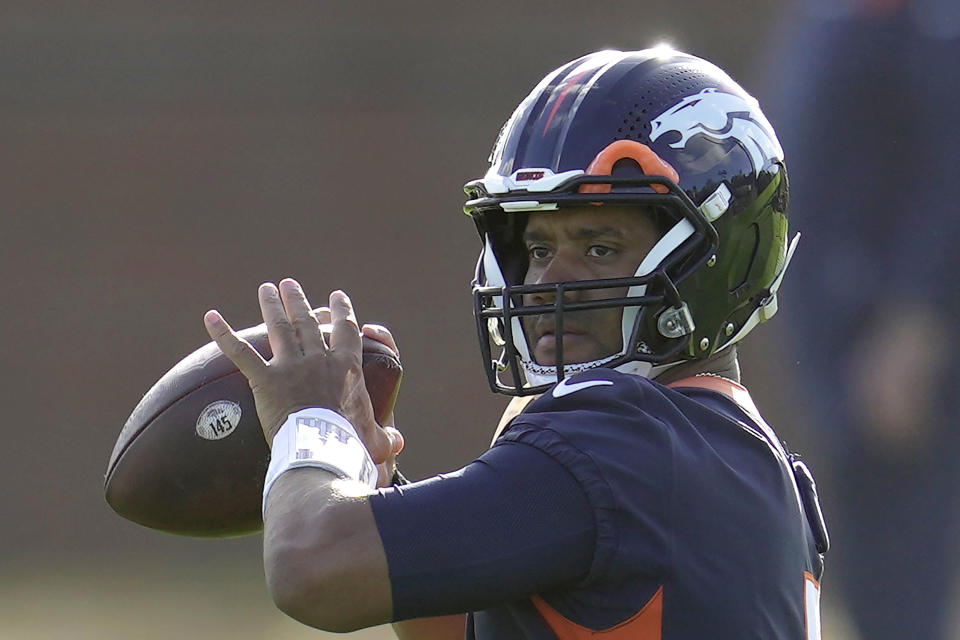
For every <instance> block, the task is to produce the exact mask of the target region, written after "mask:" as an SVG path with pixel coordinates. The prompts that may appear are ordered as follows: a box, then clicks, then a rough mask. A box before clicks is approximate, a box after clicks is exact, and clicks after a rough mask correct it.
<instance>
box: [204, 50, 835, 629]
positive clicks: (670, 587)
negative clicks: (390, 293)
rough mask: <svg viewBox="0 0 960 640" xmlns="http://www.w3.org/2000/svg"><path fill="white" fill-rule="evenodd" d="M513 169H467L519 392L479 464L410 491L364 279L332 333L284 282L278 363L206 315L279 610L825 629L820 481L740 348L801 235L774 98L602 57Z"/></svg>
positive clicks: (526, 110)
mask: <svg viewBox="0 0 960 640" xmlns="http://www.w3.org/2000/svg"><path fill="white" fill-rule="evenodd" d="M490 161H491V165H490V169H489V171H488V172H487V173H486V175H485V176H484V177H483V178H482V179H480V180H476V181H474V182H471V183H469V184H468V185H467V186H466V191H467V194H468V196H469V201H468V202H467V203H466V206H465V210H466V212H467V213H468V214H469V215H470V216H471V217H472V219H473V221H474V222H475V223H476V226H477V229H478V230H479V232H480V237H481V240H482V244H483V246H482V251H481V255H480V260H479V263H478V266H477V272H476V278H475V281H474V286H473V294H474V303H475V315H476V321H477V328H478V331H479V336H480V347H481V353H482V356H483V363H484V368H485V370H486V373H487V377H488V381H489V383H490V386H491V388H492V389H493V390H494V391H497V392H500V393H505V394H509V395H514V396H517V397H518V398H519V399H518V400H515V401H514V402H513V403H512V404H511V408H510V411H509V414H508V415H507V416H506V419H505V420H504V423H503V424H502V429H501V431H500V433H499V435H498V436H497V438H496V440H495V442H494V445H493V446H492V447H491V448H490V449H489V450H488V451H487V452H486V453H484V454H483V455H481V456H480V457H479V458H478V459H477V460H476V461H474V462H473V463H471V464H469V465H467V466H466V467H464V468H462V469H460V470H459V471H457V472H455V473H450V474H445V475H441V476H438V477H435V478H431V479H428V480H424V481H421V482H417V483H413V484H406V485H400V486H391V485H392V480H393V479H395V478H393V479H392V478H391V476H390V471H389V469H390V468H391V465H392V460H393V457H394V456H395V454H396V452H397V451H398V449H399V448H400V447H401V446H402V440H401V438H399V437H398V435H397V433H396V432H395V431H394V430H391V429H384V428H381V427H380V426H379V425H377V424H376V423H375V422H374V421H373V419H372V411H371V409H370V402H369V398H368V397H367V394H366V391H365V390H364V385H363V380H362V375H361V374H360V368H359V365H360V330H359V328H358V325H357V321H356V317H355V315H354V312H353V310H352V307H351V304H350V301H349V299H348V298H347V296H346V295H345V294H344V293H343V292H339V291H338V292H334V293H333V294H331V296H330V310H329V313H330V315H331V319H332V322H333V325H334V328H333V333H332V336H331V338H330V340H329V342H327V341H325V340H324V338H323V336H322V334H320V332H319V331H318V329H317V323H318V321H322V320H325V319H326V318H324V317H318V315H317V314H315V313H312V312H311V311H310V305H309V304H308V302H307V300H306V297H305V295H304V293H303V291H302V289H301V288H300V286H299V285H298V284H297V283H296V282H294V281H292V280H284V281H282V282H281V283H280V286H279V287H276V286H274V285H272V284H265V285H262V286H261V288H260V292H259V293H260V305H261V310H262V312H263V317H264V320H265V322H266V323H267V326H268V331H269V334H270V340H271V345H272V347H273V353H274V354H275V355H274V358H273V359H272V360H271V361H270V362H269V363H267V362H266V361H264V360H263V358H262V357H260V356H259V354H257V353H256V352H255V351H254V350H253V349H252V348H250V347H249V346H248V345H246V344H244V343H243V342H241V341H239V340H238V339H237V338H236V336H235V334H233V333H232V331H231V330H230V328H229V326H228V325H227V324H226V323H225V321H224V320H223V318H222V317H221V316H220V315H219V314H218V313H216V312H213V311H211V312H209V313H208V314H207V316H206V323H207V328H208V330H209V332H210V334H211V336H212V337H213V338H214V339H215V340H217V342H218V344H220V345H221V347H222V348H223V350H224V352H225V353H227V354H228V355H229V356H230V357H231V358H232V359H233V360H234V362H236V364H237V365H238V366H239V368H240V369H241V371H243V373H244V374H245V375H246V376H247V377H248V378H249V379H250V383H251V386H252V387H253V389H254V391H255V396H256V400H257V408H258V413H259V415H260V418H261V422H262V424H263V425H264V429H265V434H266V436H267V439H268V442H272V458H271V464H270V470H269V471H268V473H267V478H266V483H265V487H266V488H265V490H264V522H265V534H264V559H265V565H266V575H267V581H268V584H269V587H270V590H271V593H272V595H273V597H274V599H275V601H276V602H277V604H278V606H279V607H280V608H281V609H283V610H284V611H286V612H287V613H288V614H290V615H291V616H293V617H295V618H297V619H299V620H301V621H303V622H305V623H307V624H311V625H314V626H317V627H321V628H325V629H331V630H335V631H346V630H351V629H356V628H359V627H365V626H370V625H375V624H380V623H384V622H388V621H393V622H399V621H405V620H406V621H410V622H407V623H405V624H397V625H396V628H397V631H398V634H399V635H401V637H417V638H455V637H463V636H464V634H465V637H467V638H478V639H484V638H531V639H532V638H537V639H540V638H562V639H574V638H588V637H606V638H611V639H616V638H631V639H634V640H653V639H658V640H694V639H702V638H764V639H784V640H785V639H791V640H800V639H803V638H813V639H815V638H819V637H820V631H819V629H820V622H819V580H820V576H821V573H822V567H823V565H822V556H823V554H824V553H825V552H826V550H827V546H828V541H827V536H826V530H825V527H824V524H823V519H822V517H821V515H820V511H819V507H818V504H817V499H816V494H815V490H814V486H813V482H812V478H811V477H810V475H809V472H808V471H807V470H806V467H805V466H804V465H803V463H802V462H800V461H799V460H797V459H796V458H795V457H794V456H792V455H791V454H789V453H788V452H787V451H785V450H784V448H783V446H782V444H781V442H780V440H779V439H778V437H777V436H776V434H775V433H774V432H773V431H772V430H771V429H770V427H769V426H767V425H766V424H765V423H764V421H763V419H762V418H761V417H760V415H759V413H758V412H757V409H756V407H755V406H754V404H753V402H752V401H751V399H750V396H749V394H748V392H747V391H746V389H745V388H744V387H742V386H741V385H740V384H739V368H738V364H737V359H736V343H737V342H738V341H739V340H741V339H742V338H743V337H744V336H745V335H746V334H747V333H749V331H750V330H751V329H753V328H754V327H755V326H756V325H757V324H759V323H760V322H762V321H764V320H766V319H768V318H769V317H770V316H772V315H773V313H774V312H775V311H776V308H777V289H778V287H779V285H780V282H781V279H782V278H783V274H784V271H785V269H786V266H787V263H788V262H789V257H790V254H791V252H792V250H793V247H794V246H795V242H794V243H791V244H789V246H788V241H787V240H788V238H787V218H786V213H787V174H786V170H785V167H784V163H783V154H782V151H781V148H780V145H779V143H778V141H777V138H776V135H775V134H774V132H773V129H772V128H771V126H770V124H769V123H768V122H767V120H766V118H765V117H764V116H763V114H762V113H761V111H760V109H759V107H758V105H757V102H756V100H754V99H753V98H752V97H751V96H750V95H748V94H747V93H746V92H745V91H744V90H743V89H742V88H740V86H738V85H737V84H736V83H735V82H734V81H733V80H731V79H730V78H729V77H728V76H727V74H725V73H724V72H723V71H722V70H720V69H719V68H717V67H716V66H714V65H712V64H710V63H709V62H706V61H704V60H702V59H699V58H696V57H693V56H690V55H687V54H684V53H680V52H677V51H673V50H669V49H652V50H645V51H634V52H619V51H601V52H598V53H593V54H590V55H587V56H584V57H582V58H580V59H577V60H574V61H572V62H570V63H568V64H565V65H563V66H561V67H560V68H558V69H556V70H555V71H553V72H551V73H550V74H549V75H547V76H546V77H545V78H544V79H543V80H542V81H541V82H540V83H539V84H538V85H537V86H536V87H535V88H534V89H533V91H532V92H531V93H530V95H529V96H527V98H526V99H524V100H523V101H522V102H521V103H520V105H519V106H518V107H517V109H516V111H515V112H514V113H513V115H512V116H511V117H510V119H509V120H508V121H507V123H506V125H505V126H504V127H503V130H502V131H501V133H500V136H499V137H498V139H497V142H496V144H495V147H494V150H493V153H492V155H491V157H490ZM363 331H364V332H366V333H368V335H371V337H378V338H379V339H381V340H382V341H384V342H385V343H387V344H389V345H391V346H394V347H395V344H394V343H393V341H392V337H390V336H389V333H387V332H385V331H383V330H377V329H376V328H373V327H366V328H364V329H363ZM377 465H379V466H380V472H379V473H377V471H376V468H377Z"/></svg>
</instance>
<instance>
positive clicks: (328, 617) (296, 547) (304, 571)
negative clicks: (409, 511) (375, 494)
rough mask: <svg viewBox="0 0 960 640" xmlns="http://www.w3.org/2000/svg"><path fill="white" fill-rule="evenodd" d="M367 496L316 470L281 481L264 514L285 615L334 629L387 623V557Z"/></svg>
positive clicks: (268, 570) (273, 590) (267, 548)
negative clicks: (366, 499)
mask: <svg viewBox="0 0 960 640" xmlns="http://www.w3.org/2000/svg"><path fill="white" fill-rule="evenodd" d="M365 491H366V489H365V488H364V487H362V486H361V485H359V484H355V483H350V482H343V481H339V480H337V479H336V477H335V476H333V475H332V474H330V473H328V472H326V471H323V470H320V469H316V468H310V469H294V470H291V471H288V472H287V473H284V474H283V475H282V476H280V477H279V478H278V479H277V481H276V483H275V484H274V486H273V488H272V489H271V491H270V493H269V495H268V499H267V504H266V511H265V515H264V540H263V558H264V573H265V575H266V579H267V587H268V589H269V591H270V594H271V596H272V597H273V599H274V602H275V603H276V605H277V607H278V608H280V609H281V610H282V611H283V612H284V613H286V614H287V615H289V616H291V617H292V618H295V619H296V620H298V621H300V622H302V623H304V624H307V625H310V626H313V627H317V628H319V629H325V630H328V631H337V632H344V631H352V630H355V629H359V628H363V627H368V626H373V625H376V624H382V623H385V622H389V621H390V619H391V617H392V609H393V607H392V601H391V595H390V583H389V577H388V574H387V565H386V557H385V556H384V553H383V547H382V545H381V544H380V539H379V535H378V534H377V531H376V525H375V523H374V520H373V514H372V512H371V511H370V507H369V505H368V504H367V503H366V501H365V499H364V495H365ZM351 492H352V493H351Z"/></svg>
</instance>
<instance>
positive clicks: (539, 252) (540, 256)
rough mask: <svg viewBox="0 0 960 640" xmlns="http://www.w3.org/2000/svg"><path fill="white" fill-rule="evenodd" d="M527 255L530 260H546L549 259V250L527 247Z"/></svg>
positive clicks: (539, 247)
mask: <svg viewBox="0 0 960 640" xmlns="http://www.w3.org/2000/svg"><path fill="white" fill-rule="evenodd" d="M527 255H529V256H530V259H531V260H537V261H539V260H546V259H548V258H549V257H550V250H549V249H547V248H546V247H542V246H538V245H534V246H530V247H527Z"/></svg>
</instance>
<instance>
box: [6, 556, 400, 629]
mask: <svg viewBox="0 0 960 640" xmlns="http://www.w3.org/2000/svg"><path fill="white" fill-rule="evenodd" d="M258 562H259V559H258V558H254V559H252V561H251V562H247V561H246V560H245V561H244V562H242V563H225V562H223V560H222V559H217V560H216V561H214V562H209V563H207V562H202V561H201V562H194V563H191V564H184V563H179V562H178V563H168V564H162V558H142V559H136V558H134V559H131V558H115V559H113V560H106V561H105V562H103V563H95V562H89V561H88V562H82V563H78V564H71V565H67V566H57V565H56V564H49V565H46V566H39V567H18V568H16V569H13V570H11V571H5V572H4V573H2V574H0V620H2V623H0V638H3V639H8V638H9V639H10V640H14V639H15V640H61V639H63V640H103V639H105V638H106V639H112V638H136V639H138V640H170V639H173V638H177V639H183V640H194V639H198V640H199V639H202V640H219V639H221V638H222V639H224V640H258V639H264V640H266V639H271V640H300V639H306V638H311V639H313V640H318V639H323V638H342V639H352V640H387V639H393V638H395V636H394V634H393V632H392V630H391V629H390V627H389V626H384V627H377V628H373V629H367V630H364V631H358V632H356V633H352V634H333V633H325V632H322V631H317V630H316V629H312V628H310V627H306V626H303V625H301V624H299V623H297V622H296V621H294V620H292V619H290V618H288V617H287V616H285V615H284V614H282V613H281V612H280V611H279V610H277V609H276V608H275V607H274V606H273V601H272V600H271V599H270V596H269V595H268V594H267V591H266V587H265V586H264V581H263V575H262V572H261V570H260V567H259V565H258Z"/></svg>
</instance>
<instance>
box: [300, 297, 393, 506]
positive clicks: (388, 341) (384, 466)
mask: <svg viewBox="0 0 960 640" xmlns="http://www.w3.org/2000/svg"><path fill="white" fill-rule="evenodd" d="M313 313H314V314H315V315H316V316H317V320H318V321H319V322H320V324H330V322H331V316H330V307H319V308H317V309H314V310H313ZM360 333H362V334H363V335H364V336H366V337H367V338H370V339H371V340H376V341H377V342H379V343H380V344H382V345H384V346H386V347H387V348H389V349H390V350H391V351H393V353H394V355H396V356H397V359H399V358H400V348H399V347H397V341H396V339H394V337H393V334H392V333H391V332H390V330H389V329H387V328H386V327H384V326H383V325H379V324H364V325H363V326H362V327H360ZM380 426H381V427H383V430H384V431H385V432H386V433H387V435H388V436H389V437H390V438H391V439H392V442H393V450H392V452H391V453H390V455H389V456H387V459H386V460H384V461H383V462H382V463H380V464H378V465H377V470H378V471H379V481H378V482H377V486H378V487H389V486H390V485H391V483H392V481H393V475H394V473H395V472H396V470H397V456H398V455H399V454H400V452H401V451H403V446H404V440H403V434H402V433H400V431H399V430H398V429H397V428H396V423H395V422H394V416H393V412H392V411H391V412H390V415H389V416H387V417H386V419H385V420H384V422H383V424H382V425H380Z"/></svg>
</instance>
